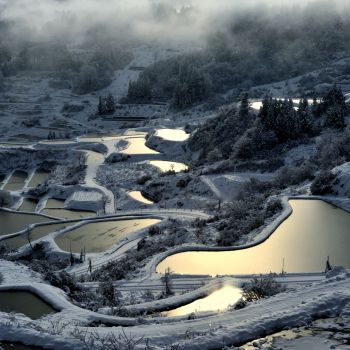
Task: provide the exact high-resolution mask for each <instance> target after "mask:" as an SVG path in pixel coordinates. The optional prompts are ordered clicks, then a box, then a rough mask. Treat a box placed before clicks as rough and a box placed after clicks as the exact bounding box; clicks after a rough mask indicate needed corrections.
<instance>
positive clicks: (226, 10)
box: [0, 0, 348, 40]
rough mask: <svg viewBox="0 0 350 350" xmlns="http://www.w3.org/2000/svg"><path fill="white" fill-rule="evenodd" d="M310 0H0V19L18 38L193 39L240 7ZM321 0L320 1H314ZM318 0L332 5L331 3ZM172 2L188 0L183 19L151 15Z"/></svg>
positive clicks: (277, 5)
mask: <svg viewBox="0 0 350 350" xmlns="http://www.w3.org/2000/svg"><path fill="white" fill-rule="evenodd" d="M314 1H315V0H268V1H266V0H264V1H263V0H0V18H1V19H2V20H4V19H5V20H11V21H13V23H14V26H13V34H14V35H16V36H17V37H19V38H21V37H24V36H31V37H32V38H33V39H39V40H40V39H43V40H47V39H48V38H51V37H64V38H67V37H71V38H74V39H75V40H77V39H78V38H82V37H86V35H89V32H91V30H96V28H99V29H100V30H105V31H106V32H108V33H109V34H110V35H116V36H117V35H124V36H127V35H132V36H134V37H135V36H136V37H139V38H147V37H149V38H156V37H158V38H163V39H170V38H173V39H175V38H180V39H190V40H195V39H199V38H200V37H203V36H205V35H207V34H208V33H210V32H212V31H214V30H215V29H216V27H219V26H220V25H221V26H222V25H224V23H225V21H226V20H227V19H228V18H230V16H231V15H232V13H235V12H237V11H238V9H240V8H241V7H242V6H245V7H247V6H248V7H249V6H253V7H256V6H258V5H257V3H260V4H261V3H262V4H264V6H271V7H274V8H275V9H279V8H280V7H281V6H282V5H283V6H289V7H290V6H299V7H300V6H303V5H304V4H306V3H309V2H314ZM318 1H322V0H318ZM336 1H338V2H340V3H345V2H348V0H329V1H323V3H324V6H327V7H328V6H332V7H334V4H335V2H336ZM159 3H165V4H172V5H173V6H175V7H176V8H177V9H180V8H181V6H185V5H189V4H191V5H192V7H193V9H194V10H193V11H192V12H191V13H190V14H188V15H187V17H186V18H185V19H181V20H179V18H178V16H176V15H173V16H167V17H166V18H164V17H163V18H162V17H161V16H155V13H154V8H155V4H159Z"/></svg>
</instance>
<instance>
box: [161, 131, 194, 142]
mask: <svg viewBox="0 0 350 350" xmlns="http://www.w3.org/2000/svg"><path fill="white" fill-rule="evenodd" d="M156 135H157V136H159V137H161V138H162V139H164V140H168V141H178V142H181V141H186V140H188V138H189V137H190V135H189V134H187V133H186V132H185V131H184V130H182V129H158V130H157V131H156Z"/></svg>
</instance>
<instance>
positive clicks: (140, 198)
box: [128, 191, 153, 204]
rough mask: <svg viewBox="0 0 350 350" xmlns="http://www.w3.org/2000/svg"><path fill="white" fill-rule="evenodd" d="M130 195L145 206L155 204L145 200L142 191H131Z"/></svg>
mask: <svg viewBox="0 0 350 350" xmlns="http://www.w3.org/2000/svg"><path fill="white" fill-rule="evenodd" d="M128 195H129V196H130V197H131V198H133V199H135V200H136V201H138V202H141V203H144V204H153V202H152V201H150V200H148V199H147V198H145V197H144V196H143V195H142V193H141V192H140V191H130V192H128Z"/></svg>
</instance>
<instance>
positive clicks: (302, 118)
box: [296, 98, 313, 134]
mask: <svg viewBox="0 0 350 350" xmlns="http://www.w3.org/2000/svg"><path fill="white" fill-rule="evenodd" d="M296 114H297V125H296V127H297V129H298V133H299V134H310V133H311V132H312V131H313V117H312V113H311V110H310V107H309V102H308V100H307V99H306V98H302V99H301V100H300V101H299V108H298V111H297V113H296Z"/></svg>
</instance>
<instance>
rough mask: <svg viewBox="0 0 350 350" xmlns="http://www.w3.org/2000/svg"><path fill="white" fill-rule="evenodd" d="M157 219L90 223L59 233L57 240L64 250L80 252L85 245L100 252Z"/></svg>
mask: <svg viewBox="0 0 350 350" xmlns="http://www.w3.org/2000/svg"><path fill="white" fill-rule="evenodd" d="M159 222H160V220H157V219H134V220H119V221H103V222H98V223H90V224H86V225H83V226H81V227H79V228H76V229H74V230H72V231H70V232H67V233H65V234H62V235H59V236H57V237H56V239H55V241H56V243H57V245H58V246H59V247H60V248H61V249H62V250H64V251H67V252H69V251H70V250H72V252H73V253H80V251H81V249H83V248H84V247H85V250H86V252H88V253H100V252H104V251H106V250H108V249H111V248H112V247H113V245H114V244H116V243H117V242H118V241H120V240H122V239H123V238H125V237H127V236H128V235H130V234H131V233H134V232H136V231H139V230H142V229H144V228H147V227H149V226H152V225H155V224H157V223H159Z"/></svg>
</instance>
